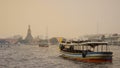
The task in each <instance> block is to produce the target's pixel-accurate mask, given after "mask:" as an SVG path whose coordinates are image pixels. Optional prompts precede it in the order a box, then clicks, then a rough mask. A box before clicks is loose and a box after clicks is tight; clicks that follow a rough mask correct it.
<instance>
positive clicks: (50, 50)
mask: <svg viewBox="0 0 120 68" xmlns="http://www.w3.org/2000/svg"><path fill="white" fill-rule="evenodd" d="M110 49H111V51H113V62H112V63H100V64H95V63H83V62H78V61H73V60H68V59H63V58H62V57H60V51H59V48H58V46H57V45H51V46H49V47H38V46H36V45H20V46H18V45H14V46H13V45H11V46H7V45H6V46H0V68H120V46H111V47H110Z"/></svg>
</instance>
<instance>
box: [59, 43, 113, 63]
mask: <svg viewBox="0 0 120 68" xmlns="http://www.w3.org/2000/svg"><path fill="white" fill-rule="evenodd" d="M59 48H60V51H61V57H64V58H68V59H73V60H77V61H82V62H93V63H101V62H110V63H111V62H112V54H113V52H111V51H110V48H109V45H108V43H107V42H102V41H101V42H100V41H95V42H93V41H72V42H70V41H67V42H65V41H63V42H62V43H60V44H59Z"/></svg>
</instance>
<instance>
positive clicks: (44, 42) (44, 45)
mask: <svg viewBox="0 0 120 68" xmlns="http://www.w3.org/2000/svg"><path fill="white" fill-rule="evenodd" d="M48 46H49V44H48V41H47V40H42V41H40V42H39V47H48Z"/></svg>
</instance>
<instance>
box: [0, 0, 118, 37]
mask: <svg viewBox="0 0 120 68" xmlns="http://www.w3.org/2000/svg"><path fill="white" fill-rule="evenodd" d="M119 12H120V0H57V1H56V0H0V24H1V25H0V37H10V36H13V35H22V36H23V37H25V36H26V34H27V29H28V27H27V26H28V25H31V30H32V35H33V36H38V35H42V36H45V34H46V28H47V27H48V35H49V37H61V36H62V37H68V38H73V37H79V36H83V35H89V34H97V33H100V34H106V33H107V34H109V33H120V30H119V29H120V27H119V25H120V13H119ZM97 25H98V26H97ZM97 28H98V29H97Z"/></svg>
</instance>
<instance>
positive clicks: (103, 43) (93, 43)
mask: <svg viewBox="0 0 120 68" xmlns="http://www.w3.org/2000/svg"><path fill="white" fill-rule="evenodd" d="M81 44H82V45H88V46H89V45H90V46H91V45H92V46H98V45H107V44H108V43H107V42H84V43H81Z"/></svg>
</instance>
